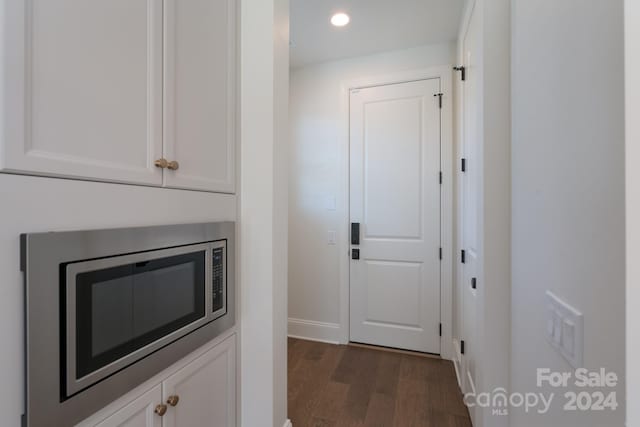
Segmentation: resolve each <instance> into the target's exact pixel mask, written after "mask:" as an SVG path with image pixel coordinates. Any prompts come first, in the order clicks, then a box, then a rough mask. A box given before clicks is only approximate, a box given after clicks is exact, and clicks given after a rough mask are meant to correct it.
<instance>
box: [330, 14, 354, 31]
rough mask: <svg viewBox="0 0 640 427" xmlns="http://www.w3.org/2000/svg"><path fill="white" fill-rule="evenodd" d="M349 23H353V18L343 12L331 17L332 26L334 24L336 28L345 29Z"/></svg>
mask: <svg viewBox="0 0 640 427" xmlns="http://www.w3.org/2000/svg"><path fill="white" fill-rule="evenodd" d="M349 21H351V18H349V15H347V14H346V13H342V12H341V13H336V14H335V15H333V16H332V17H331V24H333V25H334V26H335V27H344V26H345V25H347V24H348V23H349Z"/></svg>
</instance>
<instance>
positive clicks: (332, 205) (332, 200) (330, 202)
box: [325, 196, 336, 211]
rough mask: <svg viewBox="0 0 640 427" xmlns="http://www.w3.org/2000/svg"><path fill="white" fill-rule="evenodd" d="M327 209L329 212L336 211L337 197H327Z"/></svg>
mask: <svg viewBox="0 0 640 427" xmlns="http://www.w3.org/2000/svg"><path fill="white" fill-rule="evenodd" d="M325 207H326V208H327V210H328V211H335V210H336V196H327V198H326V199H325Z"/></svg>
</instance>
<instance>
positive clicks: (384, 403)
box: [364, 393, 396, 427]
mask: <svg viewBox="0 0 640 427" xmlns="http://www.w3.org/2000/svg"><path fill="white" fill-rule="evenodd" d="M395 411H396V399H395V396H394V397H392V396H390V395H388V394H382V393H375V394H374V395H373V396H372V397H371V400H370V401H369V408H368V409H367V417H366V418H365V420H364V425H365V427H390V426H393V419H394V415H395Z"/></svg>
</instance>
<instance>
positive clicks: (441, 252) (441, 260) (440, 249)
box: [440, 248, 442, 261]
mask: <svg viewBox="0 0 640 427" xmlns="http://www.w3.org/2000/svg"><path fill="white" fill-rule="evenodd" d="M440 261H442V248H440Z"/></svg>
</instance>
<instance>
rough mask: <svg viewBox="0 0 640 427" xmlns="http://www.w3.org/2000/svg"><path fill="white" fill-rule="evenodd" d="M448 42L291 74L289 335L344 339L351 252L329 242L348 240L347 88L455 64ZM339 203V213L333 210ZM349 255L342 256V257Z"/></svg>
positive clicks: (348, 60) (316, 66) (299, 69)
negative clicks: (345, 278) (330, 237)
mask: <svg viewBox="0 0 640 427" xmlns="http://www.w3.org/2000/svg"><path fill="white" fill-rule="evenodd" d="M454 59H455V45H454V44H442V45H432V46H423V47H418V48H413V49H407V50H401V51H394V52H388V53H383V54H377V55H371V56H366V57H359V58H352V59H347V60H341V61H335V62H327V63H323V64H318V65H312V66H308V67H303V68H297V69H293V70H292V72H291V86H290V88H291V93H290V111H291V120H290V129H291V148H290V178H291V179H290V181H289V182H290V185H289V191H290V197H289V320H290V321H289V333H290V334H293V335H302V336H305V337H308V338H316V339H324V340H328V341H335V342H337V341H341V336H340V331H339V329H338V325H339V323H340V304H339V301H340V287H339V286H340V275H341V273H344V271H341V267H340V266H341V264H342V265H343V267H342V268H343V269H344V268H345V266H346V265H347V263H345V262H344V261H345V260H347V256H348V254H347V252H346V249H348V248H347V247H346V246H345V247H344V249H345V251H344V253H340V252H339V249H340V246H339V245H335V246H330V245H328V244H327V233H328V231H329V230H333V231H336V232H338V241H339V242H340V241H341V240H342V241H343V242H346V241H347V239H348V230H347V229H346V223H347V215H348V203H347V202H348V191H347V190H348V177H347V170H348V169H347V168H348V158H347V150H348V143H349V141H348V128H347V122H346V114H347V113H348V109H347V108H346V106H345V98H346V92H345V88H344V87H343V84H344V83H346V82H349V81H353V80H358V79H361V78H366V77H372V76H379V75H385V74H389V73H395V72H398V71H408V70H419V69H424V68H428V67H431V66H436V65H448V64H452V63H453V61H454ZM334 200H335V209H331V207H332V205H333V201H334ZM341 257H344V258H341Z"/></svg>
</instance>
